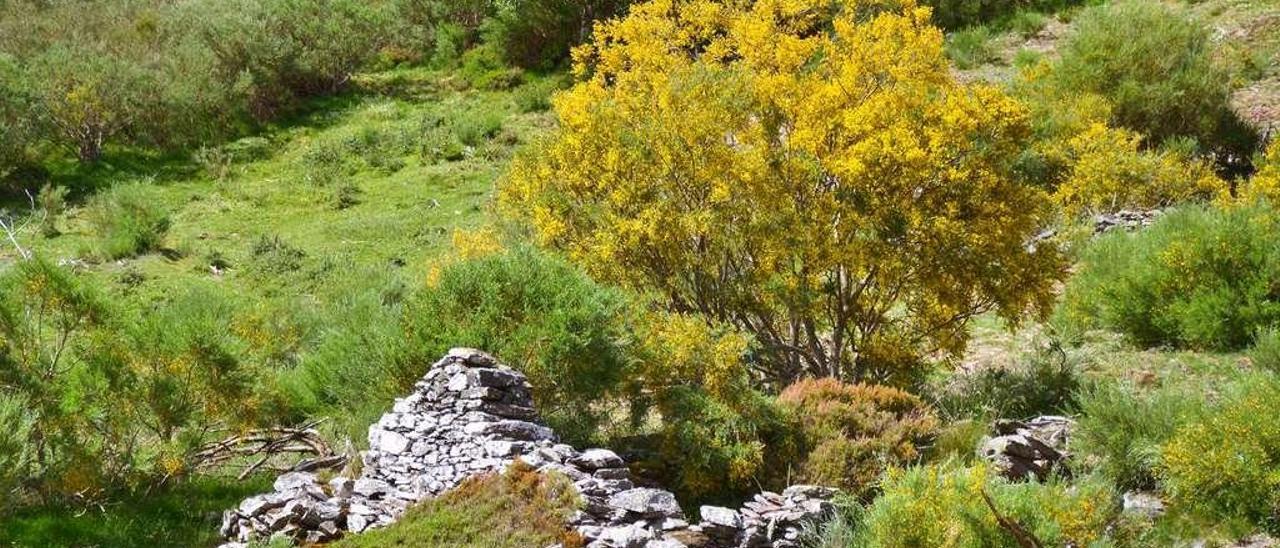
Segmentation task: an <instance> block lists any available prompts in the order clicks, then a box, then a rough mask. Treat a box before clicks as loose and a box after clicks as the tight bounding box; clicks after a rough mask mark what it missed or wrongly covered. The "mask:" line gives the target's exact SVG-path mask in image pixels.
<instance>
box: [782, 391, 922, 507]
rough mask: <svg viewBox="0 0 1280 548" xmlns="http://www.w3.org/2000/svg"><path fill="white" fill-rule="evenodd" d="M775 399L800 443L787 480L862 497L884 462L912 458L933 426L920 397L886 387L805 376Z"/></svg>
mask: <svg viewBox="0 0 1280 548" xmlns="http://www.w3.org/2000/svg"><path fill="white" fill-rule="evenodd" d="M778 403H779V405H781V407H782V408H783V409H785V410H787V411H788V412H789V413H791V415H792V416H793V417H794V418H795V420H796V422H797V424H798V427H799V435H800V438H801V439H802V444H803V448H802V449H801V454H802V455H803V456H802V457H801V459H800V460H799V461H798V463H797V468H798V469H797V470H795V472H796V475H794V476H793V478H792V479H799V480H800V481H803V482H806V483H814V484H820V485H834V486H839V487H842V488H844V489H846V490H848V491H849V492H851V493H855V494H859V495H863V496H865V495H869V494H870V493H871V491H872V490H873V489H874V488H875V486H876V483H877V480H878V478H879V477H880V474H881V472H882V471H883V470H884V469H885V467H887V466H892V465H904V464H908V463H911V462H913V461H915V460H917V459H918V458H919V457H920V449H919V446H920V445H921V444H923V443H925V442H927V441H928V440H930V439H931V438H932V437H933V435H934V433H935V431H936V430H937V427H938V421H937V419H936V418H935V417H934V414H933V411H932V410H931V409H929V407H928V406H927V405H925V403H924V402H923V401H922V400H920V398H917V397H916V396H913V395H911V394H909V393H907V392H904V391H902V390H898V389H896V388H891V387H887V386H875V385H866V384H844V383H841V382H840V381H837V380H835V379H831V378H826V379H806V380H801V381H799V382H796V383H795V384H792V385H791V386H789V387H787V389H786V390H783V391H782V394H781V395H780V396H778Z"/></svg>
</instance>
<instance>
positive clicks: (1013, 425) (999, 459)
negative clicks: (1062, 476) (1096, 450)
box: [978, 415, 1076, 481]
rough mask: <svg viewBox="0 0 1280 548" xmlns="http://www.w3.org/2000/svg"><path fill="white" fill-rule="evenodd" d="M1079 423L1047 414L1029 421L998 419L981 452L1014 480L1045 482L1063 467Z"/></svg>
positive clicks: (984, 441)
mask: <svg viewBox="0 0 1280 548" xmlns="http://www.w3.org/2000/svg"><path fill="white" fill-rule="evenodd" d="M1075 424H1076V422H1075V421H1074V420H1072V419H1069V418H1067V417H1059V416H1054V415H1046V416H1043V417H1036V418H1034V419H1031V420H1028V421H1015V420H998V421H996V423H995V433H996V435H995V436H993V437H989V438H987V439H984V440H983V441H982V444H981V446H979V448H978V455H979V456H980V457H982V458H983V459H986V460H987V461H988V462H990V463H991V464H992V466H993V467H994V468H995V469H996V471H997V472H999V473H1000V475H1002V476H1004V477H1006V478H1009V479H1011V480H1026V479H1035V480H1038V481H1044V480H1045V479H1046V478H1048V477H1049V476H1050V475H1051V474H1052V473H1053V472H1055V471H1058V470H1063V465H1064V464H1065V461H1066V458H1067V438H1068V437H1069V436H1070V435H1071V429H1072V428H1074V427H1075Z"/></svg>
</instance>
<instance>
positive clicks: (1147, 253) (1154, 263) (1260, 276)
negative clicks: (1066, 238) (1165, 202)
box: [1056, 203, 1280, 350]
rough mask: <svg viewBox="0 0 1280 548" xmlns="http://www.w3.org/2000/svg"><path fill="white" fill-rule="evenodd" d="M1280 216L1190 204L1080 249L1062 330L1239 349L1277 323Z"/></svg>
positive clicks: (1261, 207)
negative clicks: (1100, 330) (1140, 227)
mask: <svg viewBox="0 0 1280 548" xmlns="http://www.w3.org/2000/svg"><path fill="white" fill-rule="evenodd" d="M1277 229H1280V216H1277V214H1276V213H1275V211H1274V209H1273V208H1272V207H1271V206H1269V205H1267V204H1261V203H1260V204H1256V205H1251V206H1240V207H1230V208H1212V207H1202V206H1186V207H1183V208H1181V209H1179V210H1177V211H1174V212H1171V213H1168V214H1166V215H1164V216H1163V217H1162V218H1161V219H1160V220H1159V221H1158V222H1157V223H1156V224H1155V225H1153V226H1151V227H1150V228H1148V229H1145V230H1142V231H1140V232H1137V233H1134V234H1125V233H1116V234H1112V235H1108V236H1106V237H1103V238H1100V239H1097V240H1096V241H1094V242H1093V243H1092V244H1090V245H1089V246H1088V248H1086V249H1085V250H1083V252H1082V254H1081V258H1080V268H1079V270H1078V272H1077V273H1076V275H1075V276H1074V277H1072V279H1071V280H1070V282H1069V283H1068V284H1067V288H1066V291H1065V296H1064V299H1063V302H1062V305H1061V306H1060V307H1059V310H1058V311H1057V318H1056V321H1057V323H1058V324H1059V325H1060V326H1061V327H1063V329H1064V330H1065V331H1064V332H1068V333H1071V332H1074V333H1079V332H1081V331H1083V330H1086V329H1090V328H1096V327H1105V328H1108V329H1111V330H1114V331H1117V332H1120V333H1123V334H1125V335H1126V336H1128V337H1129V338H1130V339H1132V340H1133V341H1135V342H1137V343H1138V344H1141V345H1144V346H1159V345H1171V346H1177V347H1185V348H1195V349H1212V350H1236V349H1240V348H1244V347H1246V346H1248V345H1249V344H1250V342H1252V340H1253V337H1254V333H1256V332H1257V331H1258V330H1259V329H1260V328H1264V327H1268V326H1271V325H1274V324H1275V323H1276V322H1277V320H1280V302H1278V301H1277V300H1276V298H1275V294H1276V293H1275V280H1276V279H1280V246H1277V245H1276V234H1278V233H1280V232H1277Z"/></svg>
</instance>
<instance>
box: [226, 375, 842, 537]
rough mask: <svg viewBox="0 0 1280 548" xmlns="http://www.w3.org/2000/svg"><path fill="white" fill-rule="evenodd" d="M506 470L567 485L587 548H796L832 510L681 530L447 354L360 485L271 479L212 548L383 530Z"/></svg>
mask: <svg viewBox="0 0 1280 548" xmlns="http://www.w3.org/2000/svg"><path fill="white" fill-rule="evenodd" d="M516 460H520V461H523V462H524V463H526V464H528V465H530V466H532V467H534V468H536V469H538V470H540V471H543V472H554V473H559V474H563V475H564V476H567V477H568V478H569V479H570V480H572V481H573V482H574V487H575V488H576V490H577V492H578V495H579V498H580V500H581V502H582V505H581V508H580V509H579V510H577V511H576V512H575V513H574V515H573V516H572V518H571V519H570V526H571V527H572V528H573V529H575V530H576V531H577V532H578V533H579V534H581V535H582V536H583V538H584V539H585V540H586V541H587V543H588V544H587V546H589V547H592V548H677V547H682V546H694V547H706V548H762V547H767V546H773V547H780V548H781V547H797V546H800V541H801V535H802V533H803V531H804V530H805V528H806V527H809V526H811V525H812V524H813V523H816V522H818V521H820V520H822V519H824V518H826V517H827V516H828V515H829V514H830V513H831V512H832V510H833V505H832V503H831V502H830V499H831V498H832V496H834V494H835V491H834V490H832V489H828V488H824V487H817V486H808V485H797V486H792V487H789V488H787V489H786V490H784V491H783V492H782V493H770V492H764V493H760V494H758V495H756V496H755V498H754V499H753V500H750V501H748V502H746V503H745V504H743V506H742V507H741V508H739V509H736V510H735V509H731V508H722V507H715V506H703V507H702V508H701V509H700V512H699V513H700V516H699V518H700V522H699V523H696V524H692V523H690V522H689V521H687V520H686V517H685V515H684V513H683V512H682V511H681V508H680V505H679V504H678V503H677V501H676V498H675V495H673V494H672V493H671V492H669V491H665V490H662V489H655V488H651V487H637V486H636V485H635V484H634V483H633V482H632V478H631V472H630V470H629V469H628V468H627V466H626V463H625V462H624V461H623V459H622V458H621V457H619V456H618V455H617V454H615V453H614V452H613V451H610V450H608V449H587V450H585V451H579V450H577V449H575V448H573V447H571V446H569V445H565V444H562V443H557V439H556V435H555V433H554V432H553V431H552V430H551V429H550V428H548V427H546V426H545V425H543V424H541V422H540V421H539V419H538V413H537V411H536V409H535V408H534V405H533V398H532V393H531V390H530V387H529V383H528V381H527V380H526V378H525V376H524V375H522V374H521V373H519V372H517V371H514V370H512V369H510V368H508V367H506V366H504V365H502V364H499V363H498V362H497V361H496V360H495V359H494V358H493V357H491V356H489V355H487V354H485V353H483V352H480V351H476V350H470V349H454V350H451V351H449V353H448V354H447V355H446V356H445V357H444V358H443V359H441V360H440V361H439V362H437V363H435V364H434V365H432V366H431V369H430V370H429V371H428V372H427V373H426V375H425V376H424V377H423V378H422V380H420V381H419V382H418V383H417V384H416V385H415V390H414V392H413V393H412V394H409V395H408V396H407V397H405V398H402V399H397V400H396V402H395V405H394V406H393V407H392V410H391V412H390V413H387V414H385V415H383V416H382V419H381V420H379V421H378V422H377V423H376V424H374V425H372V426H370V427H369V450H368V451H365V452H364V453H363V454H362V462H363V464H364V466H363V468H362V470H361V473H360V477H359V478H356V479H352V478H345V477H338V478H334V479H332V480H330V481H329V482H327V483H322V482H321V481H320V480H319V479H318V478H317V476H316V475H315V474H311V473H307V472H290V473H287V474H284V475H282V476H280V477H279V478H277V479H276V481H275V484H274V486H273V487H274V491H272V492H270V493H266V494H262V495H257V496H253V497H250V498H248V499H245V500H244V501H243V502H241V503H240V505H239V506H238V507H236V508H234V509H231V510H228V511H226V512H225V513H224V514H223V521H222V528H221V531H220V532H221V534H222V536H223V537H224V538H225V539H226V540H227V542H226V543H225V544H223V545H222V548H243V547H245V546H246V545H247V543H248V542H250V541H252V540H255V539H266V538H270V537H272V536H284V537H287V538H289V539H291V540H293V541H295V542H298V543H308V544H312V543H322V542H327V541H331V540H335V539H337V538H339V537H341V536H342V535H344V534H351V533H360V532H362V531H365V530H368V529H374V528H379V527H385V526H387V525H389V524H391V523H392V522H394V521H395V520H396V519H397V518H399V517H400V515H401V514H403V513H404V511H405V510H406V509H407V508H408V507H409V506H410V505H412V504H413V503H415V502H418V501H421V500H423V499H427V498H431V497H435V496H437V495H440V494H441V493H443V492H445V491H448V490H449V489H451V488H453V487H455V486H456V485H458V484H459V483H461V482H462V481H463V480H465V479H467V478H469V477H472V476H478V475H484V474H492V473H502V472H503V471H504V470H506V468H507V467H508V466H510V465H511V464H512V463H513V462H515V461H516Z"/></svg>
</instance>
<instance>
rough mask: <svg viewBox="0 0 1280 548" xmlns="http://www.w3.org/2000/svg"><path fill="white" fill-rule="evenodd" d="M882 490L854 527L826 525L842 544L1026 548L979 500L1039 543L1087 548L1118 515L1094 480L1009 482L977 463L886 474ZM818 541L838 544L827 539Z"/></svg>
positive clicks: (856, 518) (875, 547)
mask: <svg viewBox="0 0 1280 548" xmlns="http://www.w3.org/2000/svg"><path fill="white" fill-rule="evenodd" d="M883 488H884V493H883V494H882V495H881V496H880V497H879V498H877V499H876V500H875V502H873V503H871V505H870V506H869V507H867V508H866V510H865V511H864V512H861V513H860V515H859V514H854V515H851V516H847V517H845V518H844V519H846V520H849V521H851V522H852V523H856V525H853V526H845V527H842V528H831V527H828V531H839V532H840V536H842V537H844V538H845V540H847V539H849V538H852V539H854V541H853V542H852V543H849V544H844V546H863V547H867V548H891V547H902V548H908V547H916V546H947V547H955V548H998V547H1009V548H1016V547H1018V546H1026V544H1025V543H1023V542H1021V541H1019V540H1018V539H1017V538H1016V537H1015V536H1014V535H1013V534H1012V533H1011V532H1010V531H1009V530H1008V529H1006V528H1005V527H1002V526H1001V525H1000V523H999V522H998V521H997V517H996V513H995V512H993V511H992V509H991V508H990V507H989V506H988V505H987V502H986V501H985V500H984V498H985V497H990V501H991V504H992V505H993V506H994V507H995V508H996V509H997V510H998V511H999V513H1000V515H1001V516H1003V517H1006V518H1008V519H1010V520H1012V521H1014V522H1016V523H1018V524H1019V526H1020V527H1021V528H1022V529H1024V530H1025V531H1026V532H1027V533H1029V534H1030V535H1032V536H1034V537H1035V538H1036V539H1038V540H1039V541H1040V543H1041V544H1042V545H1044V546H1089V545H1092V543H1094V542H1098V541H1100V540H1103V539H1104V538H1105V535H1106V529H1107V526H1108V524H1109V523H1110V522H1111V521H1112V520H1113V518H1114V516H1115V515H1116V514H1117V513H1118V512H1117V510H1118V508H1116V507H1115V504H1114V503H1113V502H1112V499H1113V497H1114V496H1115V494H1114V492H1113V491H1112V490H1111V489H1110V488H1109V487H1108V486H1106V485H1104V484H1102V483H1099V482H1095V481H1088V480H1086V481H1082V482H1077V483H1076V484H1066V483H1060V482H1058V481H1054V482H1051V483H1045V484H1042V483H1035V482H1029V483H1009V482H1006V481H1004V480H1002V479H998V478H995V477H994V475H993V474H992V473H991V472H990V471H988V470H987V469H986V468H985V467H983V466H981V465H979V466H974V467H971V468H963V467H961V466H959V465H958V464H956V463H954V462H946V463H942V464H934V465H929V466H918V467H913V468H909V469H906V470H903V469H893V470H890V472H889V473H888V475H887V477H886V479H885V481H884V483H883ZM850 529H852V532H850ZM828 535H832V537H834V536H835V533H834V532H831V533H828ZM818 544H819V546H824V547H831V548H835V547H836V546H837V545H836V544H834V542H830V541H827V540H826V539H822V540H821V541H820V542H819V543H818Z"/></svg>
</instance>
